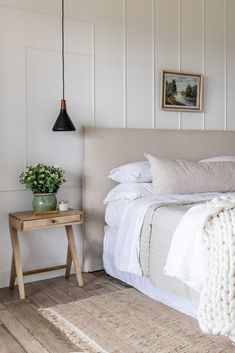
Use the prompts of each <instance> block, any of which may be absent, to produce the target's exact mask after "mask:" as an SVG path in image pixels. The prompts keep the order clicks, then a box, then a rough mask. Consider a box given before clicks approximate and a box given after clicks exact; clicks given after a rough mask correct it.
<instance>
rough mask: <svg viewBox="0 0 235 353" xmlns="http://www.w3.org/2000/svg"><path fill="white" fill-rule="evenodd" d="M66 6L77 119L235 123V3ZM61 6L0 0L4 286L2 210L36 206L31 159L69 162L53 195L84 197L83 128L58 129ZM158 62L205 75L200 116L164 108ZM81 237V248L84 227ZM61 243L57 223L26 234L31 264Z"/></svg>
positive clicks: (169, 0)
mask: <svg viewBox="0 0 235 353" xmlns="http://www.w3.org/2000/svg"><path fill="white" fill-rule="evenodd" d="M65 4H66V19H65V35H66V48H65V51H66V54H65V58H66V66H65V70H66V71H65V74H66V98H67V103H68V111H69V114H70V116H71V118H72V120H73V121H74V123H75V124H76V125H77V126H80V125H90V126H97V127H133V128H160V129H207V130H209V129H212V130H221V129H222V130H224V129H228V130H233V129H235V119H234V109H233V103H234V100H235V88H234V81H235V65H234V62H235V49H234V48H235V22H234V16H235V2H234V0H197V1H194V0H67V1H65ZM60 11H61V1H60V0H50V1H48V0H41V1H37V0H0V40H1V56H0V76H1V80H0V92H1V104H0V114H1V124H2V125H1V126H2V132H3V133H2V137H1V140H0V151H1V155H0V170H1V173H0V194H1V200H2V202H1V206H0V232H1V234H2V239H1V247H0V276H1V274H2V277H0V286H3V285H6V284H7V278H8V274H9V267H10V255H11V247H10V240H9V234H8V225H7V214H8V212H10V211H15V210H23V209H26V208H30V207H31V193H30V192H28V191H25V190H24V189H23V188H22V186H21V185H20V184H19V182H18V176H19V173H20V172H21V170H22V169H23V168H24V167H25V165H26V164H28V163H36V162H45V163H57V164H59V165H62V166H63V167H64V169H65V170H66V178H67V183H66V184H65V185H64V187H63V188H61V190H60V191H59V194H58V198H66V199H69V202H70V204H71V206H73V207H80V206H81V175H82V136H81V134H80V133H79V131H77V132H76V133H66V132H65V133H53V132H52V131H51V127H52V125H53V123H54V121H55V119H56V118H57V115H58V113H59V103H60V99H61V89H62V87H61V61H60V50H61V43H60V40H61V28H60V26H61V17H60ZM161 69H171V70H179V69H181V70H182V71H189V72H199V73H200V72H202V73H204V74H205V93H204V111H203V112H202V113H189V112H184V113H178V112H169V111H168V112H167V111H161V110H160V90H161V87H160V70H161ZM76 234H77V241H78V243H79V244H80V246H79V252H80V256H82V234H81V229H79V227H77V228H76ZM45 244H48V245H47V246H46V250H45V251H44V250H43V249H45V246H44V245H45ZM54 248H57V253H53V249H54ZM64 248H65V240H64V238H63V234H62V230H58V233H57V232H51V233H50V237H49V234H48V238H47V235H46V234H42V236H41V237H38V238H37V235H36V234H34V233H30V234H27V235H24V236H23V237H22V253H23V262H24V266H25V267H27V268H29V267H31V266H33V267H35V266H46V265H48V264H51V265H53V264H58V263H60V262H64V252H65V249H64ZM29 249H30V251H29ZM37 249H41V250H42V251H37ZM48 275H49V274H44V275H43V276H48ZM52 275H53V274H52Z"/></svg>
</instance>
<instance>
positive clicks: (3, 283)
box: [0, 264, 74, 288]
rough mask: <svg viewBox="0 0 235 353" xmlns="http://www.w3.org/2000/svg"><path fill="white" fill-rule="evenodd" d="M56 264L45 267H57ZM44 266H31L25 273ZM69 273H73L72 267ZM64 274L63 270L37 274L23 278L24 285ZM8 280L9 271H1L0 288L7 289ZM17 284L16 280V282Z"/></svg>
mask: <svg viewBox="0 0 235 353" xmlns="http://www.w3.org/2000/svg"><path fill="white" fill-rule="evenodd" d="M57 265H58V264H49V265H46V266H48V267H49V266H57ZM46 266H45V264H44V265H42V266H40V265H39V266H32V267H30V268H25V269H24V270H25V271H29V270H36V269H37V268H40V267H46ZM71 273H74V269H73V267H72V268H71ZM64 274H65V269H62V270H56V271H50V272H43V273H38V274H35V275H30V276H25V277H24V283H30V282H35V281H40V280H43V279H49V278H55V277H60V276H64ZM9 278H10V271H9V270H5V271H4V270H1V271H0V288H4V287H8V286H9ZM16 283H17V280H16Z"/></svg>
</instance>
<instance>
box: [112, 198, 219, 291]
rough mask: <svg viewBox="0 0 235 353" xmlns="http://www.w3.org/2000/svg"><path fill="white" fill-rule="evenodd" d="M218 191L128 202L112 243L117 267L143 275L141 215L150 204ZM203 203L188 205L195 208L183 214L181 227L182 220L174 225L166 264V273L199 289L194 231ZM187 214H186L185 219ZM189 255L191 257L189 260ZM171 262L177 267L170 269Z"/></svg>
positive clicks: (197, 245) (201, 270) (197, 243)
mask: <svg viewBox="0 0 235 353" xmlns="http://www.w3.org/2000/svg"><path fill="white" fill-rule="evenodd" d="M220 195H221V193H207V194H190V195H164V196H158V197H148V198H143V199H138V200H134V201H132V202H130V204H129V205H128V206H127V208H126V210H125V212H124V214H123V217H122V219H121V223H120V226H119V229H118V234H117V242H116V246H115V265H116V267H117V268H118V269H119V270H120V271H126V272H130V273H134V274H136V275H140V276H141V275H142V271H141V268H140V264H139V237H140V232H141V227H142V224H143V220H144V216H145V214H146V211H147V209H148V207H149V206H151V205H153V204H157V203H159V204H162V203H166V204H169V203H172V204H174V203H177V202H180V201H186V202H192V203H193V202H200V201H201V202H205V201H208V200H211V199H213V198H215V197H217V196H220ZM195 207H196V208H195ZM203 207H204V205H197V206H194V207H193V208H192V209H191V210H193V209H194V211H190V210H189V211H188V212H187V214H186V215H185V216H184V217H183V218H184V223H183V227H182V222H180V224H179V226H178V228H177V229H176V233H177V234H178V236H177V237H176V239H175V236H174V239H175V240H174V246H173V247H172V248H171V251H170V253H169V256H168V261H167V265H166V273H167V274H169V275H170V276H173V277H177V278H179V279H181V280H182V281H183V282H185V283H186V281H187V284H188V285H190V286H193V288H194V289H197V290H199V289H200V286H201V283H202V280H203V273H204V261H203V256H204V255H203V251H202V247H201V244H200V241H197V240H195V239H194V234H195V232H196V231H197V227H198V219H199V218H198V217H200V216H199V215H200V214H202V213H203ZM191 212H192V213H191ZM187 215H188V216H187ZM186 217H188V220H187V218H186ZM185 219H186V221H185ZM193 222H194V223H193ZM180 228H181V229H180ZM178 229H179V231H178ZM180 234H182V236H183V237H184V242H183V241H182V239H179V238H180ZM187 234H188V235H189V238H187ZM185 239H186V241H185ZM192 242H193V243H192ZM192 244H193V247H192ZM179 250H180V251H179ZM198 254H200V257H199V259H201V260H200V261H201V263H200V266H198V262H199V261H198V259H197V256H199V255H198ZM192 258H193V259H194V261H192V262H191V259H192ZM180 259H181V260H180ZM177 261H178V262H177ZM174 263H175V264H176V266H175V268H176V269H177V271H175V272H174V273H173V270H174ZM189 263H190V265H192V266H190V269H189V268H188V264H189Z"/></svg>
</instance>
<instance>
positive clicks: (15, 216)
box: [9, 209, 83, 299]
mask: <svg viewBox="0 0 235 353" xmlns="http://www.w3.org/2000/svg"><path fill="white" fill-rule="evenodd" d="M82 223H83V213H82V212H81V211H78V210H73V209H70V210H68V211H64V212H57V213H53V214H48V213H45V214H38V215H37V214H36V215H35V213H34V212H32V211H29V212H16V213H10V214H9V228H10V234H11V242H12V250H13V252H12V262H11V275H10V284H9V288H10V289H13V288H14V286H15V279H16V277H17V279H18V285H19V293H20V299H25V290H24V280H23V276H27V275H32V274H35V273H41V272H47V271H55V270H58V269H62V268H65V269H66V271H65V278H69V275H70V270H71V264H72V261H73V264H74V269H75V273H76V277H77V281H78V285H79V287H81V286H83V280H82V274H81V271H80V267H79V262H78V257H77V250H76V244H75V240H74V234H73V228H72V226H73V224H82ZM54 227H65V230H66V234H67V238H68V250H67V261H66V264H65V265H60V266H53V267H46V268H41V269H36V270H32V271H26V272H23V270H22V264H21V257H20V246H19V238H18V231H32V230H35V229H44V228H54Z"/></svg>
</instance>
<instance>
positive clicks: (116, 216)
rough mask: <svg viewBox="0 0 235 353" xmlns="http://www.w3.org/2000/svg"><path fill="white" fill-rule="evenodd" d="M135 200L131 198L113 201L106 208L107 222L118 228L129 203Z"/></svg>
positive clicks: (110, 225)
mask: <svg viewBox="0 0 235 353" xmlns="http://www.w3.org/2000/svg"><path fill="white" fill-rule="evenodd" d="M131 202H133V201H130V200H119V201H112V202H109V203H108V204H107V205H106V208H105V223H106V224H107V225H108V226H109V227H111V228H116V229H118V228H119V226H120V220H121V219H122V218H123V215H124V214H125V212H126V209H127V207H128V205H129V204H130V203H131Z"/></svg>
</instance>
